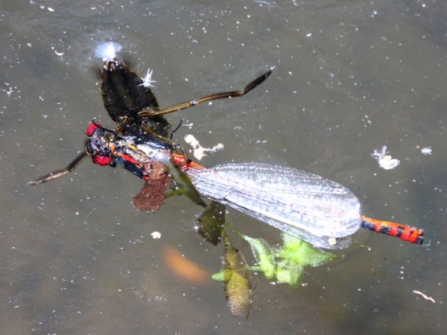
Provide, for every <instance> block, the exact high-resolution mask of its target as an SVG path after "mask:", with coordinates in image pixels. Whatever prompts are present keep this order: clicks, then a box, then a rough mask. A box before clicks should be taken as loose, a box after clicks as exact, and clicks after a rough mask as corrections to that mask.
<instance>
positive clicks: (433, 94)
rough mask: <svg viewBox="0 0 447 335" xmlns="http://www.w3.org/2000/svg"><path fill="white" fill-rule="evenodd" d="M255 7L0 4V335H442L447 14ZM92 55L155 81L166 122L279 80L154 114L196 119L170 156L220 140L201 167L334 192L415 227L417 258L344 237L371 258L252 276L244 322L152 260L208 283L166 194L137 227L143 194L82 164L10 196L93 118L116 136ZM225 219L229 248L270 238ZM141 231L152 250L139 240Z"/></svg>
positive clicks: (177, 206) (429, 6)
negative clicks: (102, 50)
mask: <svg viewBox="0 0 447 335" xmlns="http://www.w3.org/2000/svg"><path fill="white" fill-rule="evenodd" d="M269 3H271V4H270V5H267V4H264V3H260V2H256V1H244V2H235V3H232V4H228V3H223V2H216V1H215V2H212V3H209V2H201V1H196V2H184V3H182V4H181V5H179V4H178V3H177V2H172V1H169V0H168V1H163V2H161V1H152V2H138V3H134V2H132V3H129V2H119V1H115V2H109V3H108V4H107V6H106V5H103V4H99V3H90V2H89V3H87V2H83V1H78V2H72V3H70V4H65V3H64V4H63V5H62V4H57V3H52V4H51V5H50V4H46V3H40V2H30V1H19V2H14V3H12V2H10V3H8V4H1V5H0V8H1V9H2V13H3V16H2V21H1V25H0V33H1V35H2V39H0V46H1V50H2V68H1V70H0V90H1V91H0V96H1V102H2V106H1V111H2V112H1V114H0V116H1V118H2V125H3V127H2V129H1V135H2V139H3V145H2V149H1V158H2V167H3V168H2V170H1V175H0V180H1V181H2V185H3V187H2V197H1V198H2V200H1V203H2V206H3V213H4V215H3V216H2V220H1V225H0V231H1V234H0V241H1V243H0V249H1V253H2V259H1V261H0V267H1V269H2V272H1V276H0V279H1V283H2V285H1V291H0V292H1V296H2V298H3V299H2V301H3V304H2V307H3V310H2V312H3V313H2V314H1V316H0V325H1V328H2V330H3V332H4V333H8V334H29V333H30V330H33V331H34V332H35V333H62V334H65V333H69V332H79V330H82V331H83V332H84V333H92V334H93V333H110V334H122V333H129V334H139V333H142V334H144V333H147V331H148V329H150V332H151V333H154V334H165V333H181V334H200V333H204V334H209V333H215V334H228V333H231V332H233V333H256V334H257V333H278V334H289V333H301V332H304V331H306V332H310V333H322V332H326V333H333V334H346V333H358V329H368V333H376V334H384V333H390V334H391V333H392V334H399V333H402V334H408V333H415V332H420V331H425V332H428V333H432V334H435V333H439V331H438V329H442V328H443V326H444V323H445V321H444V319H445V318H444V315H443V314H442V311H440V309H439V306H438V305H439V304H440V303H442V301H443V299H444V297H445V289H443V287H444V285H443V282H442V280H443V278H445V277H446V273H445V266H444V261H443V259H444V258H445V257H443V255H444V254H445V252H446V250H445V248H444V247H443V245H445V243H442V242H443V241H444V240H445V238H446V234H445V229H443V225H444V222H445V221H446V217H445V214H444V213H445V211H444V205H445V203H446V199H445V196H444V193H445V191H446V189H447V186H446V185H445V180H447V178H445V173H444V172H443V171H444V169H443V166H445V165H446V164H445V163H446V155H445V154H444V143H445V142H446V141H445V140H446V138H445V135H444V114H445V105H446V101H445V94H444V88H445V87H446V85H445V82H444V81H445V76H444V74H443V71H442V69H443V67H445V65H446V64H445V62H446V59H445V54H446V42H445V32H446V24H445V16H446V13H445V6H443V4H442V3H433V2H429V3H421V2H414V3H411V4H409V3H407V2H403V1H401V2H397V3H396V2H389V1H379V2H377V1H376V2H374V3H371V2H369V3H362V2H356V3H352V2H347V1H307V2H306V1H301V2H298V1H288V2H286V1H283V2H281V1H275V2H270V1H269ZM50 8H51V9H52V10H50ZM103 42H115V43H118V44H120V45H122V46H123V51H125V52H127V53H128V54H129V56H128V57H129V58H130V59H133V60H134V63H135V66H136V68H137V69H138V71H139V73H142V74H144V73H146V70H147V68H148V67H150V68H151V69H154V75H156V78H155V80H156V81H157V83H156V85H155V89H154V91H155V94H156V95H157V98H158V100H159V102H160V104H161V106H162V107H165V106H169V105H172V104H174V103H177V102H180V101H184V100H185V99H188V98H190V97H194V96H201V95H202V94H206V93H212V92H218V91H221V90H222V89H227V88H228V86H229V85H230V86H233V87H235V88H239V87H241V86H242V85H244V84H245V83H246V82H248V81H249V80H250V79H252V78H253V77H255V76H256V75H257V74H259V73H261V72H262V70H263V69H265V67H266V66H268V67H270V66H272V65H276V66H277V69H276V70H275V72H274V74H273V75H272V77H271V78H269V81H268V82H266V83H265V86H263V87H260V88H259V89H257V90H255V91H253V92H252V93H250V95H247V97H244V99H235V100H232V101H222V102H214V103H213V104H212V105H211V106H197V107H196V108H194V110H188V111H185V112H181V113H178V115H172V116H170V121H171V123H172V124H177V123H178V122H179V120H180V119H181V118H183V119H184V120H185V123H186V124H192V129H189V128H185V127H182V128H181V129H180V130H179V131H178V133H176V138H177V139H178V140H179V142H181V143H182V138H183V136H184V135H185V134H187V133H188V134H189V133H192V134H193V135H194V136H195V137H196V138H197V139H198V140H199V141H200V142H201V143H202V144H203V145H206V146H209V145H210V144H214V143H223V144H224V145H225V150H223V151H221V152H218V153H216V154H213V155H209V156H208V157H206V158H205V159H204V164H205V165H213V164H219V163H226V162H231V161H235V162H243V161H254V162H267V163H275V164H280V165H287V166H291V167H295V168H299V169H302V170H307V171H310V172H313V173H316V174H319V175H322V176H324V177H326V178H329V179H332V180H335V181H337V182H339V183H340V184H342V185H345V186H346V187H348V188H349V189H351V190H352V191H353V192H354V193H355V194H356V196H357V197H359V199H360V200H361V202H362V205H363V213H364V214H365V215H370V214H371V215H372V216H377V217H381V218H388V219H389V220H396V221H399V222H405V223H408V224H410V225H412V226H421V227H423V228H424V229H425V232H426V235H427V240H430V239H431V244H430V246H429V247H427V248H417V247H415V246H413V245H409V244H405V243H400V242H397V241H396V240H395V239H390V238H386V237H382V236H375V235H369V234H368V233H367V232H365V233H359V234H357V235H355V237H354V238H355V239H356V242H357V243H362V244H365V245H367V246H368V247H370V248H371V250H369V249H365V248H359V247H356V246H352V247H351V248H350V249H348V250H346V251H343V253H340V254H339V256H340V257H341V258H342V259H340V260H337V261H334V262H332V263H330V264H329V265H328V266H327V267H321V268H316V269H311V270H309V271H308V272H307V273H306V274H305V276H304V279H303V280H304V286H302V287H300V288H297V289H293V290H291V289H290V288H288V287H283V286H280V285H276V286H272V285H269V284H268V283H267V282H266V281H265V280H262V279H261V280H260V282H259V283H258V285H257V289H256V291H255V299H256V304H255V305H254V306H253V309H252V312H251V314H250V318H249V320H248V321H242V320H241V319H239V318H234V317H232V316H231V315H230V312H229V311H228V310H227V307H226V304H225V302H224V301H223V299H222V297H223V293H222V289H221V284H220V283H218V282H212V281H211V280H209V281H208V282H206V283H204V284H201V285H198V284H191V283H190V282H185V281H183V280H182V279H180V278H178V277H176V276H175V275H173V273H172V272H171V271H170V270H169V268H168V267H167V266H166V264H165V262H164V259H163V256H162V255H163V248H164V246H165V245H168V244H169V245H173V246H175V247H176V248H178V250H180V253H182V254H184V255H185V256H187V257H188V258H189V259H191V260H193V261H195V262H196V263H197V264H198V265H199V266H200V267H202V268H203V269H206V270H209V271H210V272H211V273H212V272H216V271H217V270H218V269H219V264H217V263H216V259H218V258H219V257H220V252H221V250H216V249H214V248H211V247H210V246H208V245H205V244H203V243H202V242H201V240H200V239H199V238H198V237H197V236H196V233H195V231H194V230H193V226H194V224H195V215H197V214H198V212H199V210H198V208H195V207H192V206H190V204H189V202H188V200H187V199H182V198H172V199H169V201H167V203H166V205H165V207H164V208H163V209H162V210H161V211H159V212H157V213H154V214H151V215H149V216H148V215H145V214H142V213H140V212H135V211H133V209H132V206H131V204H130V199H131V195H134V194H136V193H137V192H138V189H139V188H140V186H141V185H140V182H139V180H138V179H137V178H133V177H132V176H131V175H130V174H126V173H124V172H123V171H120V170H117V171H115V170H113V169H99V168H97V167H95V166H93V165H92V164H87V163H86V164H84V165H82V166H81V167H79V169H77V170H76V173H75V174H73V175H71V176H69V177H67V178H65V180H63V179H64V178H63V179H61V180H57V181H54V182H52V183H50V184H48V185H43V186H42V187H40V188H34V189H33V188H30V187H28V186H26V183H27V182H28V181H30V180H32V179H33V178H35V177H37V176H39V175H42V174H44V173H46V172H47V171H51V170H53V169H54V168H55V167H58V166H60V167H63V166H65V165H66V164H67V163H68V162H69V161H70V159H72V158H73V157H75V155H76V152H77V151H79V150H82V148H83V144H82V141H83V138H84V137H85V135H84V134H83V131H84V129H85V128H86V126H87V125H88V123H89V122H90V121H91V120H92V119H93V118H94V117H96V118H97V119H99V120H100V121H102V123H103V124H104V126H110V125H112V122H110V120H109V119H108V116H106V113H105V111H104V109H103V107H102V102H101V97H100V94H99V89H98V87H97V86H96V85H95V82H96V80H97V79H96V78H95V76H94V73H93V72H94V71H92V68H94V67H95V66H99V65H100V62H99V63H98V60H97V59H96V58H95V55H94V51H95V47H96V46H97V45H98V44H100V43H103ZM197 94H199V95H197ZM182 144H184V143H182ZM384 145H386V146H388V147H389V148H392V153H393V157H394V156H396V157H399V159H400V161H401V162H400V165H399V166H397V167H396V168H395V169H393V170H389V171H385V170H383V169H380V167H379V166H378V165H377V163H376V162H375V161H374V159H372V158H371V157H370V153H371V152H373V151H374V149H377V148H381V147H382V146H384ZM423 147H431V148H432V155H427V156H425V155H423V154H422V153H421V152H420V149H421V148H423ZM229 217H230V220H231V222H232V223H233V225H234V226H236V227H237V228H238V229H239V230H241V231H242V232H243V233H245V234H248V235H250V236H257V237H262V238H264V239H266V240H268V242H269V243H272V244H273V243H277V242H278V241H279V234H278V233H277V232H276V231H275V230H274V229H272V228H269V227H267V226H266V225H264V224H262V223H260V222H258V221H255V220H251V219H249V218H247V217H245V216H243V215H241V214H238V213H234V212H232V211H230V214H229ZM155 230H157V231H159V232H160V233H161V235H162V238H161V239H158V240H153V239H152V237H151V235H150V234H151V233H152V232H153V231H155ZM235 247H237V248H239V249H241V250H245V249H247V248H248V247H247V246H246V245H244V244H242V243H241V244H240V245H237V246H235ZM246 254H247V253H246ZM413 290H417V291H421V292H423V293H424V294H427V295H428V296H432V297H433V298H434V299H435V301H436V303H435V304H434V303H432V302H431V301H428V300H425V299H424V298H423V297H422V296H420V295H417V294H414V293H413ZM236 329H237V330H236Z"/></svg>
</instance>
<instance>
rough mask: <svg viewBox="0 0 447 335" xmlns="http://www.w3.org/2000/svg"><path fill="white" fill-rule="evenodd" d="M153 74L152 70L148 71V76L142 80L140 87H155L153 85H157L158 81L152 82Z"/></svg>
mask: <svg viewBox="0 0 447 335" xmlns="http://www.w3.org/2000/svg"><path fill="white" fill-rule="evenodd" d="M152 72H153V71H152V70H151V69H147V73H146V76H145V77H144V78H141V79H142V80H143V83H141V84H140V86H144V87H146V88H149V87H154V85H152V83H156V81H155V80H152Z"/></svg>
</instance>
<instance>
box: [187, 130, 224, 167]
mask: <svg viewBox="0 0 447 335" xmlns="http://www.w3.org/2000/svg"><path fill="white" fill-rule="evenodd" d="M185 141H186V143H188V144H189V145H190V146H192V148H193V150H194V157H195V158H197V159H198V160H199V161H200V160H202V158H203V157H205V156H206V152H211V153H213V152H216V151H219V150H222V149H223V148H224V145H223V144H222V143H217V145H215V146H214V147H212V148H204V147H202V146H201V145H200V143H199V141H197V140H196V138H195V137H194V135H191V134H189V135H186V136H185Z"/></svg>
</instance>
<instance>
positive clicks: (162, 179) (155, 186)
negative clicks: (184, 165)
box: [133, 161, 171, 212]
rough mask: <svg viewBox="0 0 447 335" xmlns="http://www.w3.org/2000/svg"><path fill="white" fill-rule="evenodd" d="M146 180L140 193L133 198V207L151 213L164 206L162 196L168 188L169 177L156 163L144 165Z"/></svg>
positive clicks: (161, 166) (159, 164)
mask: <svg viewBox="0 0 447 335" xmlns="http://www.w3.org/2000/svg"><path fill="white" fill-rule="evenodd" d="M144 168H145V172H146V173H147V180H146V183H145V184H144V186H143V188H142V189H141V191H140V192H139V193H138V194H137V195H136V196H134V197H133V205H134V206H135V208H136V209H138V210H140V211H146V212H153V211H156V210H158V209H160V208H161V207H162V206H163V204H164V201H165V199H164V197H163V195H164V194H165V193H166V191H167V190H168V188H169V183H170V182H171V177H170V176H169V174H168V173H167V172H166V171H165V169H164V167H163V165H162V164H161V163H160V162H157V161H151V162H149V163H146V164H145V166H144Z"/></svg>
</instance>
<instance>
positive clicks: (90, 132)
mask: <svg viewBox="0 0 447 335" xmlns="http://www.w3.org/2000/svg"><path fill="white" fill-rule="evenodd" d="M99 127H101V124H100V123H94V122H92V123H91V124H90V125H89V126H88V127H87V136H88V137H92V135H93V134H94V133H95V131H96V129H98V128H99Z"/></svg>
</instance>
